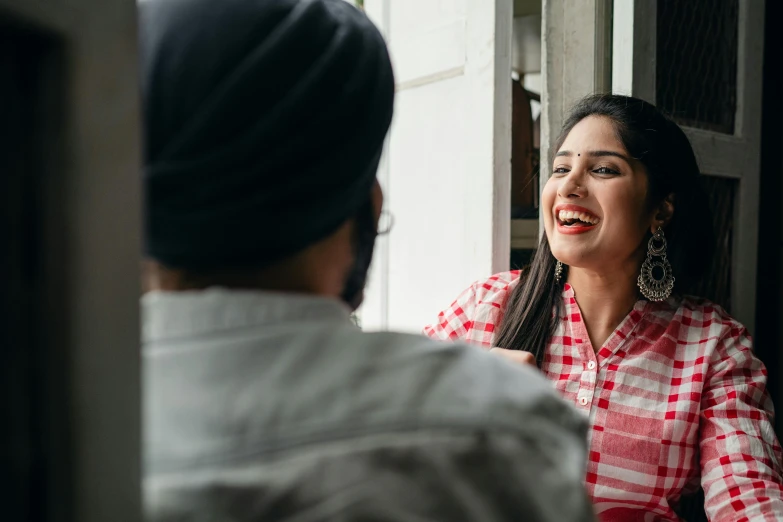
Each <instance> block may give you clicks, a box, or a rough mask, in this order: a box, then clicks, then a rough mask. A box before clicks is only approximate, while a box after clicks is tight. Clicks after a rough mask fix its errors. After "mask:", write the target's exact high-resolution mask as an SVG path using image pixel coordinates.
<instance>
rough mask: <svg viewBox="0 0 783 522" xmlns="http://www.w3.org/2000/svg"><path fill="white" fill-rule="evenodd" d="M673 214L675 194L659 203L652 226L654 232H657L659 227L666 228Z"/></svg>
mask: <svg viewBox="0 0 783 522" xmlns="http://www.w3.org/2000/svg"><path fill="white" fill-rule="evenodd" d="M672 216H674V194H669V195H668V196H666V197H665V198H664V199H663V201H661V204H660V205H658V209H657V210H656V211H655V217H654V220H653V223H652V227H651V230H652V232H653V233H655V231H656V230H658V227H662V228H666V225H668V224H669V222H670V221H671V220H672Z"/></svg>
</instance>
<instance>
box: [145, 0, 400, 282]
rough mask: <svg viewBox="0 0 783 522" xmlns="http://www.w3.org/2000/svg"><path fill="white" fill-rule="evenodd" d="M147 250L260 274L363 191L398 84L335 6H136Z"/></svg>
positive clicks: (374, 40)
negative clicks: (255, 269)
mask: <svg viewBox="0 0 783 522" xmlns="http://www.w3.org/2000/svg"><path fill="white" fill-rule="evenodd" d="M139 9H140V38H141V53H142V56H141V59H142V81H143V85H142V89H143V93H142V94H143V99H144V115H143V116H144V133H145V136H144V144H145V161H144V185H145V195H146V253H147V255H148V256H150V257H152V258H154V259H156V260H158V261H160V262H161V263H163V264H165V265H167V266H170V267H174V268H188V269H206V270H209V269H221V268H223V269H224V268H240V267H260V266H263V265H265V264H269V263H273V262H275V261H277V260H280V259H282V258H284V257H285V256H287V255H290V254H293V253H295V252H298V251H300V250H301V249H303V248H304V247H306V246H308V245H310V244H312V243H314V242H317V241H318V240H320V239H322V238H324V237H326V236H328V235H329V234H330V233H332V232H334V231H335V230H336V229H337V228H338V227H339V226H340V225H341V224H342V223H344V222H345V221H346V220H347V219H349V218H351V217H352V216H354V215H355V214H356V213H357V211H358V210H359V208H360V207H361V206H362V204H365V203H366V202H367V200H368V198H369V197H370V193H371V189H372V185H373V183H374V181H375V175H376V170H377V167H378V162H379V159H380V155H381V150H382V147H383V141H384V138H385V136H386V133H387V131H388V128H389V125H390V122H391V118H392V105H393V99H394V79H393V75H392V69H391V64H390V62H389V55H388V52H387V50H386V45H385V43H384V41H383V38H382V37H381V35H380V33H379V32H378V30H377V29H376V28H375V26H373V24H372V23H371V22H370V21H369V20H368V18H367V17H366V16H365V15H364V13H362V12H361V11H359V10H358V9H357V8H355V7H353V6H352V5H350V4H348V3H347V2H345V1H344V0H142V2H141V3H140V4H139Z"/></svg>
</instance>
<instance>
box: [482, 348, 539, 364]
mask: <svg viewBox="0 0 783 522" xmlns="http://www.w3.org/2000/svg"><path fill="white" fill-rule="evenodd" d="M489 353H494V354H495V355H499V356H501V357H505V358H506V359H508V360H509V361H513V362H515V363H517V364H522V365H530V366H533V367H536V358H535V357H533V354H532V353H530V352H523V351H522V350H507V349H505V348H490V349H489Z"/></svg>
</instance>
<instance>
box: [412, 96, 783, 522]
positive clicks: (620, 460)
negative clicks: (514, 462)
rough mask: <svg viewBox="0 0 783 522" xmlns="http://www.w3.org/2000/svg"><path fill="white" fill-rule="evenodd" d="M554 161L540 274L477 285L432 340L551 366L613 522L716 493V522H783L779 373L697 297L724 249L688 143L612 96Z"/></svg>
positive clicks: (580, 108)
mask: <svg viewBox="0 0 783 522" xmlns="http://www.w3.org/2000/svg"><path fill="white" fill-rule="evenodd" d="M554 150H556V151H557V152H556V154H555V157H554V158H553V161H552V176H551V177H550V178H549V181H548V182H547V184H546V185H545V186H544V188H543V191H542V195H541V214H542V216H543V218H544V230H545V235H544V237H543V238H542V240H541V244H540V246H539V248H538V250H537V252H536V256H535V258H534V259H533V262H532V263H531V265H530V266H529V267H527V268H526V269H525V270H523V271H522V272H518V271H514V272H506V273H502V274H497V275H495V276H493V277H491V278H489V279H488V280H486V281H480V282H478V283H476V284H474V285H473V286H472V287H470V288H469V289H468V290H466V291H465V292H463V293H462V294H461V295H460V296H459V297H458V298H457V300H456V301H455V302H454V303H453V304H452V305H451V306H450V307H449V308H448V309H446V310H445V311H443V312H441V313H440V315H439V316H438V321H437V322H436V323H435V324H433V325H431V326H428V327H426V328H425V333H426V334H427V335H430V336H431V337H435V338H441V339H464V340H468V341H472V342H474V343H476V344H479V345H481V346H483V347H485V348H498V347H499V348H503V349H507V350H520V351H523V352H529V353H531V354H532V355H533V356H535V360H536V361H537V363H538V365H539V366H540V368H541V371H542V372H543V373H544V374H545V375H546V376H547V377H548V378H549V379H550V380H552V381H553V382H554V383H555V387H556V388H557V389H558V390H559V391H560V392H561V393H562V395H563V396H564V397H565V398H566V399H567V400H568V401H569V402H571V403H573V404H574V405H575V407H576V408H577V409H579V410H581V411H582V412H583V413H584V414H585V415H587V416H588V417H589V418H590V421H591V424H592V433H591V437H590V446H591V447H590V459H589V462H588V473H587V480H586V482H587V487H588V492H589V494H590V495H591V497H592V500H593V503H594V507H595V509H596V512H597V513H598V515H599V519H600V520H601V521H602V522H609V521H624V520H641V519H642V518H644V519H645V520H647V519H648V518H649V519H654V520H660V521H677V520H680V518H679V515H678V512H680V511H681V508H682V501H683V498H684V497H687V496H689V495H690V494H691V493H693V492H695V491H697V490H698V489H699V487H700V486H701V488H702V489H703V490H704V510H705V511H706V514H707V515H708V518H709V519H710V520H754V521H755V520H781V519H783V486H781V484H783V476H782V474H783V469H781V448H780V445H779V443H778V441H777V439H776V437H775V435H774V432H773V430H772V424H771V421H772V414H773V408H772V404H771V401H770V398H769V395H768V393H767V390H766V369H765V368H764V365H763V364H762V363H761V361H759V360H758V359H757V358H756V357H755V356H754V354H753V346H752V341H751V339H750V336H749V334H748V333H747V331H746V329H745V328H744V326H743V325H741V324H739V323H738V322H737V321H735V320H734V319H733V318H731V317H730V316H729V315H728V314H727V313H726V312H725V311H724V310H723V309H721V308H720V307H719V306H717V305H714V304H713V303H711V302H709V301H706V300H704V299H700V298H697V297H692V296H690V294H691V293H692V289H693V288H694V285H695V284H697V283H698V282H699V279H700V277H701V274H703V273H705V272H706V271H707V270H706V268H707V267H708V265H709V263H710V262H711V255H712V251H713V234H712V226H711V223H712V220H711V219H710V212H709V205H708V201H707V198H706V196H705V194H704V191H703V190H702V188H701V183H700V175H699V166H698V164H697V162H696V158H695V156H694V153H693V149H692V148H691V145H690V143H689V141H688V138H687V137H686V136H685V134H684V133H683V131H682V130H681V129H680V128H679V127H678V126H677V125H676V124H675V123H674V122H672V121H671V120H669V119H668V118H666V117H664V116H663V115H662V114H661V113H660V112H659V111H658V110H657V109H656V108H655V107H654V106H652V105H650V104H649V103H647V102H644V101H642V100H638V99H635V98H629V97H624V96H613V95H601V96H592V97H588V98H586V99H585V100H583V101H582V102H581V103H579V104H578V105H577V106H576V108H575V109H574V110H573V112H572V113H571V116H570V117H569V119H568V120H567V121H566V124H565V126H564V128H563V131H562V133H561V136H560V138H559V140H558V141H557V143H556V147H555V148H554ZM493 351H496V352H498V353H500V354H501V355H506V354H505V353H504V350H493ZM648 514H649V516H648Z"/></svg>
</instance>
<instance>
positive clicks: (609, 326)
mask: <svg viewBox="0 0 783 522" xmlns="http://www.w3.org/2000/svg"><path fill="white" fill-rule="evenodd" d="M636 272H637V270H636V269H635V267H629V268H626V269H620V270H619V271H613V272H612V273H611V274H606V273H598V272H594V271H591V270H586V269H583V268H576V267H570V268H569V269H568V284H570V285H571V287H572V288H573V289H574V295H575V296H576V301H577V303H578V304H579V309H580V311H581V312H582V319H583V320H584V322H585V327H586V328H587V333H588V335H589V336H590V342H591V343H592V345H593V349H594V350H595V351H598V350H599V349H600V348H601V346H603V344H604V343H605V342H606V340H607V339H608V338H609V336H610V335H611V334H612V332H614V331H615V329H617V327H618V326H619V325H620V323H621V322H622V321H623V319H625V317H626V316H627V315H628V313H629V312H630V311H631V310H632V309H633V307H634V305H635V304H636V302H637V301H638V299H639V297H638V290H637V287H636V276H637V274H636Z"/></svg>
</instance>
